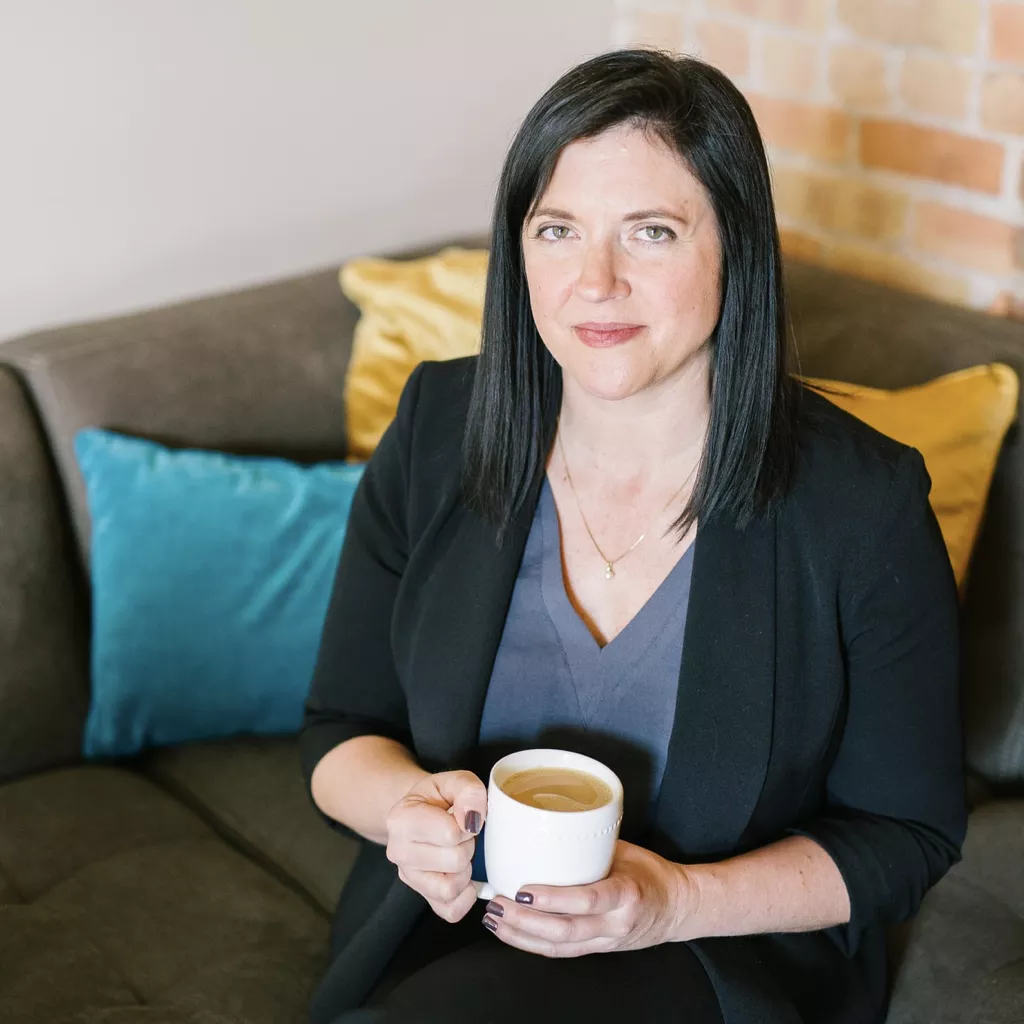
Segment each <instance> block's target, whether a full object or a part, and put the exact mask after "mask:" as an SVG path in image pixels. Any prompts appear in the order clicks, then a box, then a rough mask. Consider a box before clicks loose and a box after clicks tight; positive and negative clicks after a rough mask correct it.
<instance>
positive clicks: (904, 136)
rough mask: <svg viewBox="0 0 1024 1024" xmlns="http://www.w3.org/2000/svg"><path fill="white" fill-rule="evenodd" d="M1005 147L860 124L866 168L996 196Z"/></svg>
mask: <svg viewBox="0 0 1024 1024" xmlns="http://www.w3.org/2000/svg"><path fill="white" fill-rule="evenodd" d="M1004 157H1005V149H1004V147H1003V146H1001V145H1000V144H999V143H998V142H990V141H988V140H986V139H976V138H971V137H970V136H967V135H959V134H957V133H956V132H948V131H943V130H941V129H938V128H923V127H921V126H919V125H913V124H908V123H906V122H901V121H881V120H867V121H864V122H863V123H862V124H861V126H860V159H861V163H862V164H863V165H864V166H865V167H875V168H878V169H880V170H886V171H896V172H897V173H899V174H909V175H911V176H913V177H916V178H931V179H932V180H934V181H941V182H944V183H945V184H947V185H960V186H961V187H962V188H969V189H973V190H974V191H977V192H988V193H991V194H992V195H997V194H998V193H999V191H1000V189H1001V188H1002V179H1003V160H1004Z"/></svg>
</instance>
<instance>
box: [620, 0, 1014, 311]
mask: <svg viewBox="0 0 1024 1024" xmlns="http://www.w3.org/2000/svg"><path fill="white" fill-rule="evenodd" d="M618 10H619V13H618V16H617V20H616V25H615V30H614V31H615V38H614V40H613V43H614V44H615V45H619V46H626V45H649V46H657V47H661V48H664V49H669V50H673V51H676V52H686V53H695V54H698V55H700V56H702V57H703V58H704V59H705V60H708V61H710V62H711V63H713V64H715V65H717V66H718V67H720V68H721V69H722V70H723V71H725V72H726V73H727V74H728V75H729V76H730V77H731V78H732V79H733V80H734V81H735V82H736V84H737V85H739V86H740V88H742V89H743V91H744V93H745V94H746V96H747V97H748V99H749V100H750V103H751V106H752V107H753V109H754V112H755V114H756V116H757V119H758V122H759V123H760V126H761V131H762V133H763V134H764V136H765V139H766V140H767V142H768V146H769V152H770V157H771V162H772V168H773V178H774V182H775V198H776V204H777V208H778V214H779V223H780V226H781V228H782V235H783V245H784V247H785V248H786V250H787V251H788V252H791V253H793V254H794V255H799V256H802V257H805V258H807V259H811V260H814V261H816V262H820V263H824V264H826V265H829V266H834V267H836V268H839V269H841V270H846V271H849V272H851V273H854V274H859V275H863V276H865V277H871V278H876V279H879V280H883V281H886V282H888V283H891V284H895V285H897V286H900V287H904V288H908V289H911V290H913V291H919V292H923V293H925V294H928V295H932V296H935V297H937V298H941V299H945V300H947V301H951V302H955V303H959V304H963V305H969V306H973V307H976V308H980V309H987V310H989V311H990V312H992V313H995V314H998V315H1004V316H1017V317H1020V318H1022V319H1024V0H619V5H618Z"/></svg>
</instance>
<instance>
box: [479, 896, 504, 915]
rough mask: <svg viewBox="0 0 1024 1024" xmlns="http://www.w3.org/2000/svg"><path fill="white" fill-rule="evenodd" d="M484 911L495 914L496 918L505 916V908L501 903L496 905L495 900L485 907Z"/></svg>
mask: <svg viewBox="0 0 1024 1024" xmlns="http://www.w3.org/2000/svg"><path fill="white" fill-rule="evenodd" d="M484 910H486V911H487V913H488V914H493V915H494V916H495V917H504V916H505V908H504V907H503V906H502V905H501V904H500V903H495V902H494V900H491V902H490V903H488V904H487V906H486V907H484Z"/></svg>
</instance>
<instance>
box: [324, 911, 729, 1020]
mask: <svg viewBox="0 0 1024 1024" xmlns="http://www.w3.org/2000/svg"><path fill="white" fill-rule="evenodd" d="M482 917H483V904H482V903H481V904H479V905H478V906H477V907H475V908H474V909H473V910H471V911H470V912H469V913H468V914H467V915H466V916H465V917H464V918H463V919H462V920H461V921H460V922H459V923H458V924H454V925H451V924H448V923H446V922H444V921H442V920H441V919H440V918H438V917H437V916H436V915H435V914H433V913H432V912H430V911H427V912H426V913H425V914H424V915H423V917H422V918H421V919H420V921H419V923H418V924H417V926H416V928H415V929H414V930H413V931H412V932H411V933H410V935H409V936H408V938H407V939H406V940H405V942H404V943H403V944H402V946H401V948H400V949H399V950H398V952H397V953H396V954H395V956H394V957H393V958H392V960H391V962H390V963H389V964H388V966H387V968H386V970H385V972H384V975H383V977H382V978H381V980H380V982H378V984H377V986H376V988H375V989H374V991H373V993H372V994H371V996H370V998H369V999H368V1000H367V1002H366V1004H365V1006H364V1007H363V1008H362V1009H359V1010H350V1011H348V1012H346V1013H343V1014H341V1016H339V1017H337V1018H336V1019H335V1021H334V1024H441V1022H445V1024H447V1022H451V1021H459V1022H461V1021H467V1022H469V1021H472V1022H473V1024H513V1022H515V1024H523V1022H526V1024H548V1022H551V1024H554V1022H556V1021H557V1022H559V1024H564V1022H576V1021H579V1022H580V1024H605V1022H608V1024H631V1022H637V1024H640V1022H643V1024H659V1022H661V1021H666V1022H669V1021H671V1022H673V1024H675V1022H679V1024H723V1021H722V1015H721V1012H720V1011H719V1008H718V999H717V998H716V996H715V991H714V989H713V988H712V985H711V982H710V981H709V980H708V976H707V974H705V972H704V968H703V967H702V966H701V963H700V961H699V960H698V959H697V956H696V955H695V954H694V953H693V952H692V950H690V948H689V947H688V946H687V945H686V944H685V943H681V942H674V943H665V944H664V945H661V946H652V947H650V948H648V949H640V950H634V951H630V952H625V953H595V954H592V955H590V956H582V957H572V958H568V959H564V960H552V959H548V958H547V957H542V956H537V955H536V954H533V953H524V952H523V951H522V950H518V949H514V948H512V947H511V946H506V945H505V944H504V943H503V942H501V940H500V939H498V938H496V937H495V936H494V935H492V934H491V933H490V932H488V931H486V930H485V929H484V927H483V925H482V924H481V923H480V920H481V918H482Z"/></svg>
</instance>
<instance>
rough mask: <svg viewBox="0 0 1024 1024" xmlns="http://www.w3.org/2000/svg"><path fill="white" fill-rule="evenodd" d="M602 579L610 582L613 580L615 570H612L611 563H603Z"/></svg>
mask: <svg viewBox="0 0 1024 1024" xmlns="http://www.w3.org/2000/svg"><path fill="white" fill-rule="evenodd" d="M604 578H605V579H606V580H610V579H614V578H615V570H614V569H613V568H612V563H611V562H605V563H604Z"/></svg>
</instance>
